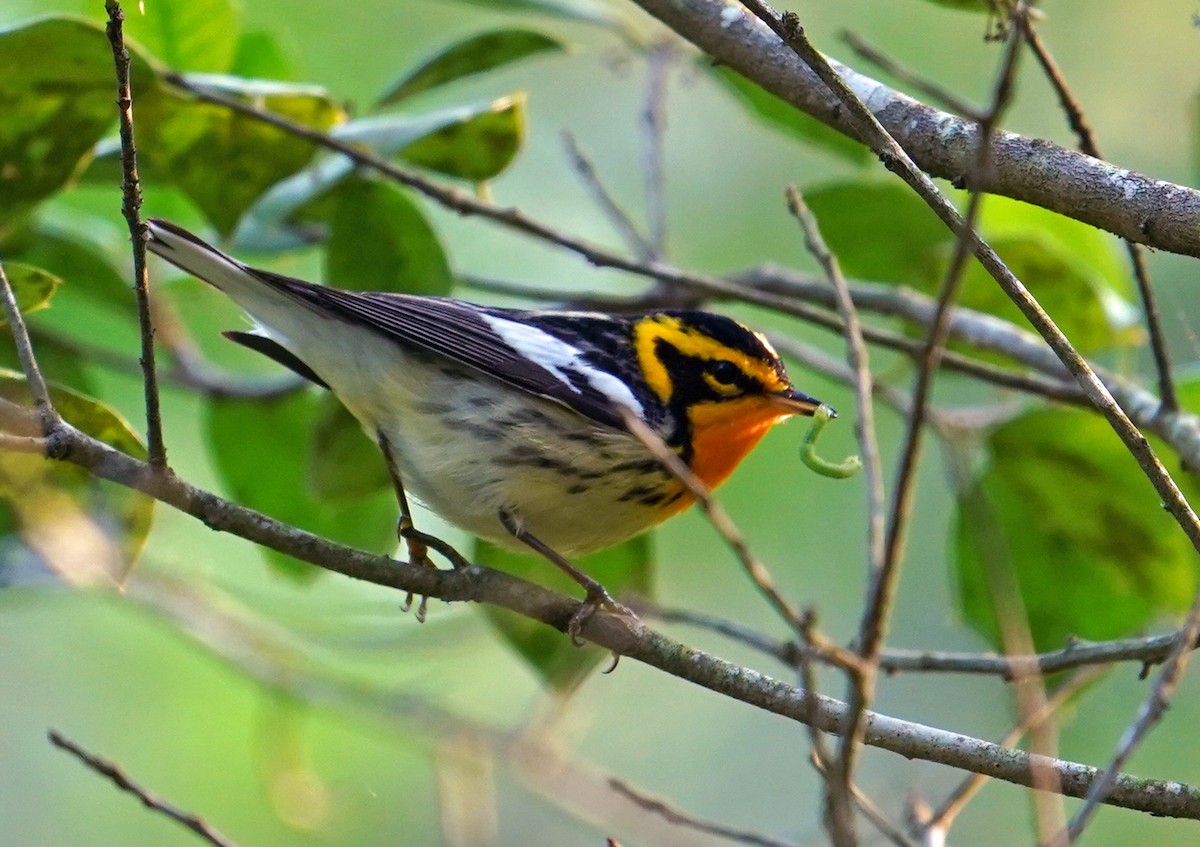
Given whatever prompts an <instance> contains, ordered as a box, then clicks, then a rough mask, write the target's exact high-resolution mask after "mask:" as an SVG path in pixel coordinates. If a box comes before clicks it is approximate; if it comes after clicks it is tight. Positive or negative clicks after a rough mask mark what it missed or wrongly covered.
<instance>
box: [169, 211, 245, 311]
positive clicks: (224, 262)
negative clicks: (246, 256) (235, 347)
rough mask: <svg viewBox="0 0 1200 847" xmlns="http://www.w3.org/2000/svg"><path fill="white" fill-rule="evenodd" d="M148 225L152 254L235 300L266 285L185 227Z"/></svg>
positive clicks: (237, 262) (234, 260)
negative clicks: (250, 288)
mask: <svg viewBox="0 0 1200 847" xmlns="http://www.w3.org/2000/svg"><path fill="white" fill-rule="evenodd" d="M148 224H149V227H150V239H149V240H148V241H147V242H146V248H147V249H148V250H150V252H152V253H155V254H157V255H159V256H161V257H162V258H164V259H166V260H167V261H168V262H170V263H171V264H172V265H174V266H175V267H177V268H179V269H180V270H183V271H187V272H188V273H190V274H191V275H192V276H194V277H198V278H199V279H202V280H204V281H205V282H207V283H208V284H209V285H211V286H213V287H214V288H217V289H220V290H221V291H224V292H225V293H226V294H228V295H229V296H231V297H233V298H234V299H235V300H238V299H240V298H239V297H238V294H239V293H240V292H241V291H243V290H244V289H246V288H247V286H253V287H254V288H260V287H261V286H262V281H261V280H259V279H258V278H257V276H256V275H255V274H254V273H253V272H252V271H251V270H250V269H249V268H247V267H246V266H245V265H243V264H242V263H241V262H239V261H238V260H237V259H234V258H233V257H232V256H227V255H225V254H224V253H222V252H221V251H220V250H218V249H217V248H216V247H213V246H212V245H211V244H209V243H207V242H206V241H204V240H203V239H201V238H200V237H199V236H197V235H193V234H192V233H190V232H188V231H187V230H186V229H184V228H183V227H181V226H176V225H175V224H173V223H170V222H169V221H164V220H162V219H160V218H151V219H150V220H149V221H148Z"/></svg>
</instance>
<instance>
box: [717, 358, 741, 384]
mask: <svg viewBox="0 0 1200 847" xmlns="http://www.w3.org/2000/svg"><path fill="white" fill-rule="evenodd" d="M710 372H711V373H712V375H713V377H714V378H715V379H716V380H717V381H718V382H723V383H725V384H726V385H733V384H734V383H735V382H736V381H737V378H738V374H740V373H741V369H740V368H739V367H738V366H737V365H735V364H734V363H733V362H726V361H720V362H717V363H716V364H714V365H713V366H712V368H711V371H710Z"/></svg>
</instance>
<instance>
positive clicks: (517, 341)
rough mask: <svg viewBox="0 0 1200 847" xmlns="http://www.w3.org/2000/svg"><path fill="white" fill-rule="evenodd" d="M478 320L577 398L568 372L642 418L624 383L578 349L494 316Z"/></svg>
mask: <svg viewBox="0 0 1200 847" xmlns="http://www.w3.org/2000/svg"><path fill="white" fill-rule="evenodd" d="M480 317H481V318H483V320H484V321H486V322H487V325H488V326H489V327H491V328H492V330H493V331H494V332H495V333H496V334H497V335H499V336H500V337H501V338H502V339H503V340H504V343H505V344H507V345H508V346H509V347H512V348H513V349H514V350H516V351H517V352H518V353H520V354H521V355H522V356H525V357H526V358H528V359H529V360H530V361H533V362H536V363H537V364H539V365H541V366H542V367H543V368H545V369H546V370H548V371H549V372H550V373H552V374H554V376H555V377H556V378H557V379H558V380H559V381H560V382H561V383H562V384H563V385H565V386H567V387H568V388H570V389H571V390H572V391H574V392H575V393H576V394H579V393H581V392H580V390H579V387H578V386H577V385H576V384H575V383H574V382H573V381H572V380H571V378H570V377H569V376H568V375H567V373H568V372H570V373H574V374H576V375H578V376H581V377H583V378H584V379H585V380H586V381H587V383H588V385H590V386H591V387H592V388H594V389H595V390H596V391H599V392H600V393H601V394H603V395H604V396H605V397H607V398H608V399H609V400H611V401H612V402H613V403H615V404H616V405H618V406H624V407H625V408H627V409H629V410H631V411H633V412H634V413H635V414H636V415H637V416H638V417H639V418H645V410H644V409H643V408H642V404H641V403H639V402H638V401H637V398H636V397H634V396H633V392H632V391H630V390H629V387H628V386H627V385H625V383H623V382H621V380H619V379H617V378H616V377H615V376H613V375H612V374H610V373H606V372H605V371H602V370H600V369H599V368H597V367H595V366H593V365H589V364H588V363H587V362H586V361H584V358H583V354H582V353H580V351H579V350H578V349H577V348H575V347H572V346H571V345H570V344H568V343H567V342H565V341H563V340H562V339H561V338H555V337H554V336H553V335H551V334H550V333H548V332H543V331H542V330H540V329H538V328H537V327H532V326H529V325H527V324H522V323H517V322H516V321H510V320H508V319H506V318H500V317H496V316H495V315H488V314H481V315H480Z"/></svg>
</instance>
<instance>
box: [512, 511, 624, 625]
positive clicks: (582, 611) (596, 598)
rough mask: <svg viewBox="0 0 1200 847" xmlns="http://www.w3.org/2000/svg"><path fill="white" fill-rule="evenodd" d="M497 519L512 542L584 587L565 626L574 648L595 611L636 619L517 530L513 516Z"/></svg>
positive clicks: (536, 540)
mask: <svg viewBox="0 0 1200 847" xmlns="http://www.w3.org/2000/svg"><path fill="white" fill-rule="evenodd" d="M499 518H500V524H501V525H502V526H503V527H504V528H505V530H507V531H508V533H509V534H510V535H512V537H513V538H515V539H517V540H518V541H520V542H521V543H522V544H524V545H526V546H527V547H530V548H532V549H533V550H536V551H537V552H538V553H540V554H541V555H542V556H544V557H545V558H547V559H549V560H550V561H551V562H553V563H554V564H555V565H557V566H558V567H559V568H561V569H562V571H563V572H564V573H565V574H567V576H569V577H571V579H573V580H575V581H576V582H577V583H579V584H580V585H581V586H582V587H583V590H584V591H586V592H587V596H586V598H585V599H584V601H583V602H582V603H581V604H580V605H579V608H578V609H576V610H575V614H573V615H571V620H570V622H569V623H568V624H567V635H569V636H571V642H572V643H573V644H574V645H575V646H576V647H581V646H583V641H582V640H581V639H580V638H579V632H580V630H581V629H582V628H583V625H584V623H586V622H587V619H588V618H590V617H591V616H592V615H594V614H595V613H596V610H597V609H599V608H600V607H601V606H606V607H608V608H609V609H610V610H612V611H613V612H615V613H617V614H619V615H626V616H628V617H630V618H633V619H634V620H637V616H636V615H635V614H634V613H633V612H632V611H631V610H630V609H628V608H626V607H625V606H622V605H621V604H620V603H618V602H617V601H616V600H614V599H613V598H612V595H611V594H609V593H608V589H607V588H605V587H604V586H603V585H601V584H600V583H599V582H597V581H596V580H594V579H592V578H591V577H590V576H588V575H587V574H585V573H584V572H583V571H581V570H580V569H579V568H577V567H575V566H574V565H572V564H571V563H570V562H568V561H567V560H566V559H565V558H563V557H562V555H560V554H559V553H557V552H556V551H555V550H554V549H553V548H551V547H550V546H549V545H548V544H546V543H545V542H544V541H542V540H541V539H540V538H538V537H537V536H536V535H531V534H530V533H529V532H527V531H526V530H525V529H524V527H522V526H520V525H519V524H518V523H517V522H516V521H515V520H514V519H513V516H512V515H510V514H509V513H508V512H506V511H504V510H503V509H501V510H500V512H499Z"/></svg>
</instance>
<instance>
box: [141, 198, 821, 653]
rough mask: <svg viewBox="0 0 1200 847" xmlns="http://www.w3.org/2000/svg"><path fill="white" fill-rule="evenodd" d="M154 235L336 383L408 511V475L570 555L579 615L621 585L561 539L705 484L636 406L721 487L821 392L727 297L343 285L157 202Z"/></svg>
mask: <svg viewBox="0 0 1200 847" xmlns="http://www.w3.org/2000/svg"><path fill="white" fill-rule="evenodd" d="M148 246H149V248H150V250H152V251H153V252H154V253H157V254H158V255H159V256H162V257H163V258H164V259H166V260H167V261H168V262H170V263H172V264H174V265H176V266H178V267H179V268H181V269H183V270H185V271H187V272H188V273H190V274H193V275H194V276H196V277H199V278H200V279H202V280H204V281H205V282H208V283H209V284H211V285H213V286H215V287H216V288H217V289H219V290H220V291H222V292H224V293H225V294H226V295H228V296H229V297H230V298H232V299H233V300H234V301H235V302H236V303H237V304H238V305H239V306H241V307H242V308H243V309H244V310H245V311H246V312H247V313H248V314H249V315H250V317H251V318H252V319H253V320H254V323H255V326H254V328H253V329H252V330H251V331H249V332H233V333H226V335H227V336H229V337H231V338H232V339H233V340H234V341H237V342H239V343H241V344H244V345H246V346H248V347H251V348H253V349H254V350H257V351H258V352H260V353H264V354H265V355H267V356H270V357H271V358H273V359H275V360H277V361H278V362H280V363H281V364H283V365H285V366H287V367H289V368H291V369H292V370H294V371H296V372H297V373H299V374H300V375H302V376H304V377H307V378H308V379H310V380H311V381H313V382H315V383H317V384H319V385H322V386H325V387H327V388H329V389H330V390H331V391H332V392H333V393H334V394H335V395H337V397H338V399H339V400H341V402H342V403H344V404H345V406H346V408H347V409H349V410H350V412H351V413H352V414H353V415H354V417H355V418H357V419H358V420H359V422H361V424H362V425H363V427H364V428H365V429H366V431H367V433H368V434H369V435H370V436H371V437H372V438H373V439H374V440H375V441H376V442H378V443H379V445H380V447H381V448H382V450H383V451H384V455H385V457H386V459H387V461H388V466H389V468H390V469H391V471H392V475H393V479H394V480H395V482H396V487H397V493H398V495H399V496H400V502H401V510H402V515H401V519H402V522H403V521H404V520H405V518H406V516H405V515H404V514H403V512H404V511H406V509H407V503H406V500H405V498H404V490H405V489H407V490H408V491H409V492H411V493H412V494H413V495H414V496H415V497H416V498H418V499H419V500H420V501H421V502H423V503H425V504H426V505H427V506H428V507H429V508H430V509H432V510H433V511H434V512H436V513H437V514H439V515H441V516H442V517H444V518H446V519H447V520H449V521H450V522H452V523H454V524H456V525H457V526H459V527H461V528H462V529H464V530H467V531H468V532H471V533H474V534H475V535H477V536H480V537H482V538H486V539H488V540H490V541H494V542H497V543H499V544H502V545H505V546H509V547H514V546H515V547H520V546H522V545H528V546H532V547H534V548H535V549H538V550H540V551H542V552H543V553H545V554H546V555H548V556H549V557H550V558H551V559H552V560H554V561H556V563H557V564H559V565H560V566H562V567H564V569H566V570H568V572H570V573H572V575H573V576H575V578H576V579H577V580H579V581H580V583H581V584H582V585H583V586H584V587H585V588H587V591H588V602H587V603H585V604H584V606H581V608H580V613H579V614H578V615H577V616H576V620H574V621H573V622H572V629H573V630H577V629H578V625H579V623H580V622H581V621H582V620H583V619H585V618H586V616H587V615H588V614H590V613H591V612H592V611H594V609H595V608H596V606H597V604H599V603H611V602H612V600H611V598H609V597H608V595H607V594H606V593H605V592H604V589H603V588H602V587H601V586H600V585H599V584H598V583H596V582H595V581H594V580H591V579H590V578H588V577H586V575H583V574H581V573H580V572H578V571H577V570H575V569H574V568H573V567H572V566H571V565H570V564H569V563H568V562H567V561H566V560H565V559H563V558H562V557H563V556H572V555H577V554H580V553H586V552H589V551H593V550H598V549H601V548H604V547H609V546H611V545H614V544H617V543H619V542H621V541H624V540H626V539H628V538H630V537H632V536H634V535H637V534H638V533H641V532H643V531H645V530H647V529H649V528H650V527H652V526H654V525H656V524H658V523H660V522H661V521H663V520H666V519H667V518H669V517H670V516H672V515H674V514H676V513H677V512H679V511H681V510H683V509H685V508H686V507H687V506H688V505H690V503H691V502H692V499H693V498H692V496H691V494H690V493H689V492H688V490H687V489H686V488H685V487H684V486H683V485H682V484H681V483H680V482H678V481H677V480H676V478H675V477H674V476H672V474H671V473H669V472H668V471H667V470H666V469H664V468H663V467H662V465H661V464H660V462H659V461H658V460H657V459H656V458H655V457H654V456H653V455H652V454H651V453H650V452H649V450H648V449H647V447H646V446H645V444H644V443H643V442H642V441H641V440H639V439H638V438H637V437H635V436H634V435H633V434H631V433H630V432H629V430H628V428H627V427H626V425H625V423H624V418H623V417H622V415H623V414H624V413H632V415H633V416H635V417H636V418H637V419H639V420H641V421H643V422H644V423H645V424H647V425H648V426H649V427H650V429H651V430H653V431H654V432H655V433H657V434H658V435H659V437H660V438H661V439H662V440H663V441H664V442H665V443H666V444H667V445H668V446H669V447H670V448H671V449H672V450H673V451H675V453H676V454H677V455H679V456H680V458H682V459H683V461H684V462H685V463H686V464H687V465H688V467H690V468H691V470H692V471H693V472H694V473H695V475H696V476H697V477H699V479H700V480H701V481H702V482H704V483H705V484H706V485H707V486H709V487H710V488H711V487H715V486H717V485H719V484H720V483H721V482H723V481H724V480H725V478H726V477H728V476H729V474H730V473H731V472H732V471H733V470H734V468H735V467H737V465H738V463H739V462H741V460H742V459H743V458H744V457H745V456H746V454H747V453H749V451H750V450H751V449H752V448H753V447H754V445H755V444H757V443H758V441H759V439H760V438H762V436H763V435H764V434H765V433H766V431H767V430H768V429H769V428H770V427H771V426H773V425H774V424H776V423H778V422H780V421H782V420H784V419H786V418H788V417H791V416H793V415H811V414H812V413H813V411H814V410H815V409H816V408H817V406H818V405H819V401H817V400H815V399H813V398H812V397H810V396H808V395H807V394H803V393H801V392H800V391H797V390H796V389H795V388H794V387H793V386H792V383H791V382H790V381H789V379H788V376H787V373H786V371H785V370H784V366H783V362H782V361H781V360H780V358H779V355H778V354H777V353H776V352H775V351H774V349H772V347H771V345H770V344H769V343H767V341H766V339H765V338H764V337H763V336H762V335H760V334H758V333H756V332H752V331H751V330H749V329H747V328H746V327H744V326H742V325H741V324H740V323H738V322H736V321H734V320H732V319H730V318H728V317H724V316H722V315H717V314H712V313H709V312H702V311H688V310H663V311H654V312H648V313H644V314H631V315H624V314H605V313H599V312H582V311H523V310H516V309H503V308H495V307H491V306H480V305H475V304H473V303H467V302H464V301H461V300H453V299H448V298H440V297H422V296H415V295H404V294H391V293H371V292H359V291H345V290H341V289H337V288H331V287H327V286H322V285H314V284H312V283H308V282H303V281H301V280H297V279H292V278H289V277H285V276H280V275H278V274H274V273H270V272H269V271H264V270H258V269H255V268H251V267H248V266H246V265H244V264H242V263H241V262H239V261H237V260H236V259H233V258H231V257H229V256H227V255H225V254H224V253H222V252H220V251H219V250H217V249H216V248H214V247H212V246H210V245H209V244H207V243H205V242H204V241H202V240H201V239H199V238H197V237H196V236H195V235H192V234H191V233H189V232H187V231H186V230H184V229H181V228H180V227H178V226H175V225H174V224H171V223H168V222H166V221H161V220H152V221H151V222H150V240H149V242H148ZM622 410H626V412H623V411H622ZM555 554H558V555H557V556H555Z"/></svg>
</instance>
